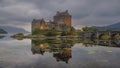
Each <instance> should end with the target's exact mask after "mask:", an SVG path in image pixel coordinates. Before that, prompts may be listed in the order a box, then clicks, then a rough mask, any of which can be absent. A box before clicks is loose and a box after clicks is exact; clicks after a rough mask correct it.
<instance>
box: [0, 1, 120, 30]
mask: <svg viewBox="0 0 120 68" xmlns="http://www.w3.org/2000/svg"><path fill="white" fill-rule="evenodd" d="M65 10H68V11H69V13H70V14H71V15H72V25H73V26H74V27H75V28H81V27H83V26H106V25H110V24H114V23H117V22H120V0H0V25H2V26H14V27H19V28H24V29H25V30H27V31H31V22H32V20H33V19H41V18H45V19H46V21H48V20H52V19H53V16H54V15H55V14H56V12H57V11H60V12H62V11H65Z"/></svg>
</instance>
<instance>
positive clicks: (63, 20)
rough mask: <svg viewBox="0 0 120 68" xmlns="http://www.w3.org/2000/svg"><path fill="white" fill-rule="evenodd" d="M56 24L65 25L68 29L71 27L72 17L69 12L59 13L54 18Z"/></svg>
mask: <svg viewBox="0 0 120 68" xmlns="http://www.w3.org/2000/svg"><path fill="white" fill-rule="evenodd" d="M53 20H54V22H56V23H57V24H65V25H66V26H68V27H71V15H70V14H69V13H68V10H66V11H65V12H59V11H57V13H56V15H55V16H54V17H53Z"/></svg>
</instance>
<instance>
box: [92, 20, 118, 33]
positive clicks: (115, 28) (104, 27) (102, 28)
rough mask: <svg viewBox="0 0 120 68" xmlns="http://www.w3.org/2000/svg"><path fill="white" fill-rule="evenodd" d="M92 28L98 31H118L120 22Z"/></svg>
mask: <svg viewBox="0 0 120 68" xmlns="http://www.w3.org/2000/svg"><path fill="white" fill-rule="evenodd" d="M94 27H95V28H96V29H98V30H100V31H105V30H113V31H120V22H118V23H115V24H111V25H108V26H103V27H97V26H94Z"/></svg>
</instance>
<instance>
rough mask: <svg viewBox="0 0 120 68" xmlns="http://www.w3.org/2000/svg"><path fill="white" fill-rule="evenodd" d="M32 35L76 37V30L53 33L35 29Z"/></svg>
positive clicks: (53, 31)
mask: <svg viewBox="0 0 120 68" xmlns="http://www.w3.org/2000/svg"><path fill="white" fill-rule="evenodd" d="M32 35H37V36H39V35H45V36H71V35H73V36H75V35H77V32H76V30H75V29H74V28H73V27H72V28H71V31H70V32H67V31H55V30H40V29H35V30H34V31H33V32H32Z"/></svg>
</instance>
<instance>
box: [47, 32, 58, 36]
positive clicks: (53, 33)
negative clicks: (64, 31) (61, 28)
mask: <svg viewBox="0 0 120 68" xmlns="http://www.w3.org/2000/svg"><path fill="white" fill-rule="evenodd" d="M56 35H57V33H56V32H55V31H48V32H46V33H45V36H56Z"/></svg>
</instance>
